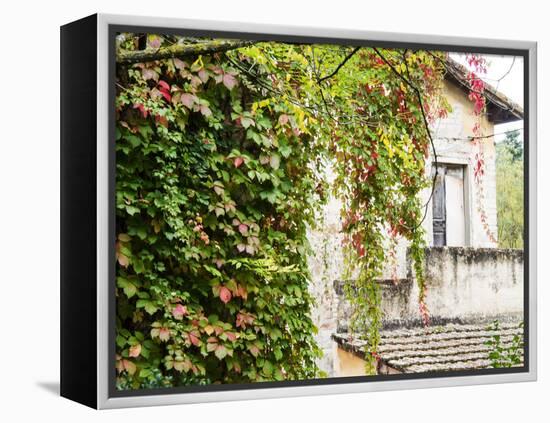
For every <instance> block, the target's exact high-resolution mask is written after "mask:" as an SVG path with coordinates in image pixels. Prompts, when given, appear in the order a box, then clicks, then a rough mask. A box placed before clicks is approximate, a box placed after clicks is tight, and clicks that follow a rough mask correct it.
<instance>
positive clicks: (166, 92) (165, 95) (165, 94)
mask: <svg viewBox="0 0 550 423" xmlns="http://www.w3.org/2000/svg"><path fill="white" fill-rule="evenodd" d="M160 94H161V95H162V96H163V97H164V99H165V100H166V101H168V102H169V101H171V100H172V96H171V95H170V93H169V92H168V91H164V90H160Z"/></svg>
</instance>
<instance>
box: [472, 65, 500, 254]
mask: <svg viewBox="0 0 550 423" xmlns="http://www.w3.org/2000/svg"><path fill="white" fill-rule="evenodd" d="M466 60H467V62H468V65H469V66H470V68H471V69H472V70H471V71H470V72H468V75H467V79H468V85H469V94H468V98H469V99H470V101H471V102H472V103H473V105H474V111H473V114H474V116H475V118H476V122H475V124H474V126H473V127H472V133H473V137H472V143H473V144H474V149H473V163H474V183H475V189H476V202H477V204H476V206H477V212H478V214H479V218H480V220H481V225H482V226H483V230H484V231H485V234H486V235H487V238H488V239H489V241H490V242H492V243H493V244H496V243H497V239H496V237H495V235H494V234H493V232H492V231H491V228H490V227H489V220H488V216H487V212H486V210H485V207H484V199H485V190H484V182H483V180H484V176H485V152H484V149H483V141H484V138H483V132H482V128H481V118H482V116H483V115H484V113H485V112H486V106H487V105H486V99H485V95H484V93H483V91H484V89H485V83H484V82H483V80H482V79H481V77H482V75H484V74H486V73H487V61H486V60H485V58H484V57H483V56H480V55H476V54H468V55H467V56H466Z"/></svg>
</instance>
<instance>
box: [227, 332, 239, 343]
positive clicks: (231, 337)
mask: <svg viewBox="0 0 550 423" xmlns="http://www.w3.org/2000/svg"><path fill="white" fill-rule="evenodd" d="M225 336H227V339H229V340H230V341H231V342H235V341H236V340H237V335H236V334H234V333H233V332H225Z"/></svg>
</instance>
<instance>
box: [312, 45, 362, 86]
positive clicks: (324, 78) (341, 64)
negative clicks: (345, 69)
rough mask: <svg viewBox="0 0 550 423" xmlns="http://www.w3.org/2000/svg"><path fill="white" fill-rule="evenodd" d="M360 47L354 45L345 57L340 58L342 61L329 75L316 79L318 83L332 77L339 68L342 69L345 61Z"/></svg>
mask: <svg viewBox="0 0 550 423" xmlns="http://www.w3.org/2000/svg"><path fill="white" fill-rule="evenodd" d="M360 48H361V47H355V48H354V49H353V50H352V52H351V53H350V54H348V55H347V56H346V57H345V59H344V60H342V62H340V64H339V65H338V66H337V67H336V69H334V71H332V73H330V74H329V75H326V76H323V77H322V78H319V79H318V80H317V82H318V83H319V84H320V83H321V82H323V81H325V80H327V79H330V78H332V77H333V76H334V75H336V74H337V73H338V72H339V71H340V69H342V66H344V65H345V64H346V63H347V61H348V60H349V59H351V58H352V57H353V55H354V54H355V53H357V52H358V51H359V49H360Z"/></svg>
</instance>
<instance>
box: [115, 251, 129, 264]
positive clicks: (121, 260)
mask: <svg viewBox="0 0 550 423" xmlns="http://www.w3.org/2000/svg"><path fill="white" fill-rule="evenodd" d="M117 259H118V264H120V265H121V266H122V267H128V265H129V264H130V260H128V257H126V256H125V255H124V254H122V253H118V257H117Z"/></svg>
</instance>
